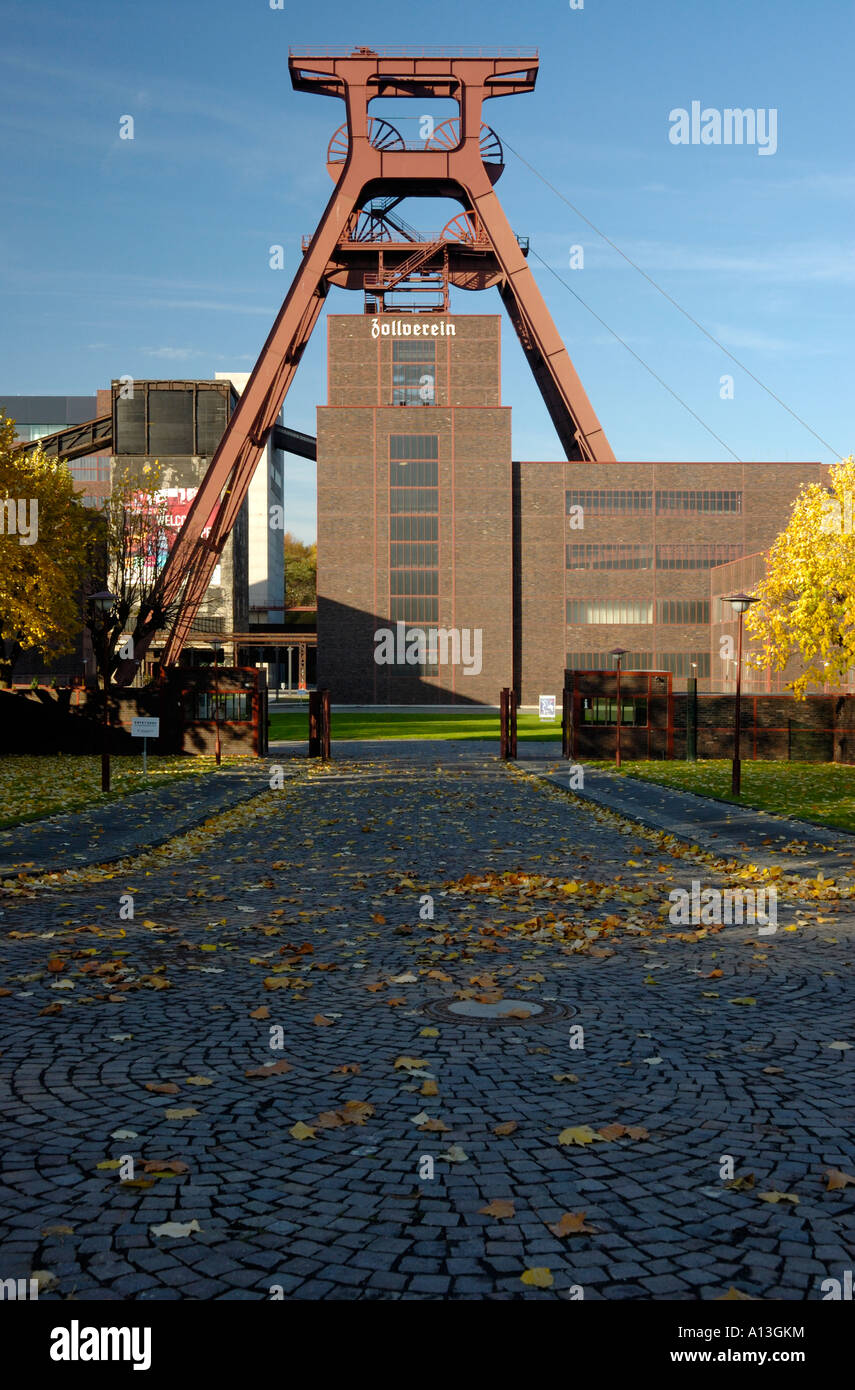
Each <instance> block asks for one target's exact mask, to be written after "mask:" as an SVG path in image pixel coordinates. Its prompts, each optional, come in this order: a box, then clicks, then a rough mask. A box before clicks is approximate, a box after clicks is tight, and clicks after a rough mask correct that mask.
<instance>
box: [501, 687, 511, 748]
mask: <svg viewBox="0 0 855 1390" xmlns="http://www.w3.org/2000/svg"><path fill="white" fill-rule="evenodd" d="M510 693H511V692H510V691H509V690H508V689H507V688H506V687H503V689H502V690H500V691H499V727H500V730H501V734H500V749H499V757H500V758H502V759H503V760H505V761H506V760H507V758H508V756H509V754H508V696H509V695H510Z"/></svg>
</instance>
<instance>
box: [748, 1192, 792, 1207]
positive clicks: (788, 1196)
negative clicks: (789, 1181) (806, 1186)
mask: <svg viewBox="0 0 855 1390" xmlns="http://www.w3.org/2000/svg"><path fill="white" fill-rule="evenodd" d="M757 1196H758V1197H759V1198H760V1201H761V1202H792V1204H793V1206H794V1207H795V1206H798V1202H799V1199H798V1197H797V1196H796V1194H795V1192H758V1193H757Z"/></svg>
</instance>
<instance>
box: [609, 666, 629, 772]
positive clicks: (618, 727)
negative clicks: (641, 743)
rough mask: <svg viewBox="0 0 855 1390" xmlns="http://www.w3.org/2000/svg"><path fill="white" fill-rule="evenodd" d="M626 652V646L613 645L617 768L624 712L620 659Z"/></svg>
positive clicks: (617, 765)
mask: <svg viewBox="0 0 855 1390" xmlns="http://www.w3.org/2000/svg"><path fill="white" fill-rule="evenodd" d="M626 653H627V648H626V647H612V650H611V652H610V655H611V656H614V657H616V658H617V738H616V740H615V767H617V768H619V767H620V730H621V715H622V714H623V708H622V705H621V698H620V661H621V657H622V656H626Z"/></svg>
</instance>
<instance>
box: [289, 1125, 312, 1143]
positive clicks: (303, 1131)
mask: <svg viewBox="0 0 855 1390" xmlns="http://www.w3.org/2000/svg"><path fill="white" fill-rule="evenodd" d="M288 1133H289V1134H290V1135H291V1137H292V1139H314V1137H315V1131H314V1130H313V1129H312V1127H311V1125H304V1124H303V1121H302V1120H298V1121H297V1123H296V1124H295V1125H293V1126H292V1128H291V1129H289V1131H288Z"/></svg>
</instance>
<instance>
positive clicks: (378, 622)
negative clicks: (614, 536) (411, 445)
mask: <svg viewBox="0 0 855 1390" xmlns="http://www.w3.org/2000/svg"><path fill="white" fill-rule="evenodd" d="M372 322H373V321H372V319H371V318H370V317H368V316H356V315H347V316H334V317H331V318H330V320H329V339H328V342H329V396H328V399H329V404H328V405H327V406H322V407H320V408H319V409H318V684H319V686H326V687H328V688H329V689H330V690H331V692H332V693H333V698H334V699H335V700H338V701H342V702H345V703H381V704H385V703H393V704H397V703H413V704H432V703H440V704H443V703H457V702H469V701H474V702H476V703H479V704H481V703H487V704H495V703H496V701H497V699H498V692H499V690H500V688H501V687H502V686H503V685H507V684H509V683H510V682H511V680H512V672H513V651H512V631H513V624H512V584H511V556H512V512H511V434H510V431H511V425H510V410H509V409H507V408H504V407H502V406H501V405H500V403H499V380H500V371H499V346H500V339H499V320H498V318H497V317H494V316H480V315H475V316H471V317H467V318H460V317H457V316H450V315H443V316H441V318H439V317H438V316H435V315H422V316H415V315H408V316H407V315H402V316H401V319H400V320H396V319H395V317H394V316H393V315H386V316H385V317H384V319H382V320H381V322H383V323H384V324H385V325H386V326H389V327H391V326H392V325H399V326H401V327H404V326H408V327H410V329H412V328H413V327H414V326H415V325H418V326H419V328H423V329H424V330H425V331H426V330H427V329H428V328H431V327H433V326H441V327H443V328H445V330H446V332H445V333H444V334H443V335H440V334H439V333H437V334H436V335H432V336H430V337H426V338H422V337H421V334H419V335H418V341H421V342H422V343H425V342H426V343H427V344H428V345H429V347H430V348H431V349H432V350H433V352H434V362H433V363H426V364H421V365H424V366H425V367H426V373H425V374H427V375H430V376H432V377H433V382H432V386H431V399H430V400H429V401H428V402H426V403H424V404H423V403H421V402H419V403H418V404H398V405H394V404H392V402H393V399H394V398H395V387H394V381H393V376H394V364H393V356H394V349H395V345H396V344H398V343H404V344H407V345H411V344H415V343H416V342H417V338H416V337H414V336H413V334H412V332H410V334H408V335H404V334H403V332H402V333H401V335H400V336H397V335H396V336H392V335H391V334H389V335H388V336H377V337H372ZM451 329H453V330H454V331H453V332H451V331H450V330H451ZM413 370H414V373H415V375H414V378H413V379H414V380H417V379H418V377H419V375H420V372H419V370H417V366H415V365H414V368H413ZM401 390H402V391H403V390H404V388H401ZM412 394H413V395H416V396H417V389H416V388H415V387H413V388H412ZM402 439H404V440H411V441H419V440H430V441H435V444H431V446H430V448H429V449H428V452H434V451H435V465H434V462H433V460H429V461H427V462H426V463H425V465H424V469H426V470H427V471H426V472H424V476H425V477H428V476H429V477H431V478H433V477H435V479H436V482H435V489H436V505H435V507H434V508H433V510H429V511H428V512H425V513H423V517H424V518H425V525H426V526H427V529H426V530H424V532H423V534H424V536H425V537H428V539H422V540H421V541H420V542H419V545H420V546H421V547H422V549H421V550H420V551H419V555H420V557H422V556H423V555H424V554H425V553H428V551H430V553H431V554H434V555H435V563H434V564H433V567H432V568H433V571H434V572H435V575H436V579H435V585H434V588H435V595H434V594H431V595H429V597H430V596H434V597H435V604H436V606H435V616H434V615H433V614H431V615H430V616H418V615H416V616H413V617H412V618H408V619H407V621H406V624H405V626H406V629H407V630H410V629H412V628H415V627H419V628H421V629H423V630H424V631H425V632H429V631H430V630H431V629H434V628H438V629H446V630H447V629H454V630H457V631H458V632H459V633H461V634H462V635H463V634H467V633H468V634H470V637H469V639H468V640H469V642H470V643H471V645H470V646H469V647H468V648H467V647H466V646H465V645H464V646H463V648H462V651H461V653H460V656H461V658H464V657H467V656H468V658H469V659H468V660H466V661H464V660H461V661H459V662H458V663H456V664H455V663H454V662H452V661H448V662H442V661H440V662H439V663H438V669H436V670H433V671H432V670H430V669H427V670H425V669H420V668H419V667H417V666H413V665H408V664H407V663H405V662H397V661H396V662H395V663H394V664H378V662H377V661H376V660H375V651H376V650H377V643H376V634H377V633H378V632H380V631H382V630H384V629H385V630H388V631H391V632H393V633H395V635H396V638H397V630H396V623H397V621H398V619H397V618H396V616H395V613H394V612H393V607H394V604H393V585H394V583H395V582H396V579H395V575H394V574H393V571H394V568H395V566H394V565H393V563H392V556H393V552H392V547H393V546H397V549H398V551H399V552H400V551H403V548H404V546H405V545H406V544H408V542H404V541H401V540H400V537H401V535H402V534H403V532H402V531H401V529H400V525H401V523H400V522H399V520H398V518H397V517H396V513H395V512H393V510H392V508H393V505H396V504H394V503H393V500H392V493H393V492H395V493H400V492H401V489H400V488H398V487H396V485H395V480H397V482H401V481H402V480H406V478H407V473H406V469H407V468H409V469H411V470H412V472H411V476H414V474H415V470H416V468H417V467H418V466H419V461H418V460H415V459H414V460H413V462H412V463H411V464H407V463H405V464H402V465H400V466H398V468H397V469H396V468H395V465H394V455H395V449H396V447H399V446H400V441H401V440H402ZM393 474H394V478H393ZM432 486H434V485H432ZM428 490H429V489H422V490H421V491H422V492H423V493H424V492H426V491H428ZM428 503H429V499H426V498H425V497H424V496H422V497H421V498H420V499H419V501H418V502H417V503H413V504H412V505H419V506H423V507H424V506H427V505H428ZM400 505H401V507H402V508H404V510H406V507H407V506H409V505H410V504H408V503H406V502H401V504H400ZM403 515H404V511H402V512H401V513H400V514H399V516H403ZM414 520H415V521H416V522H418V521H419V520H420V518H419V517H418V515H416V517H415V518H414ZM431 527H432V528H433V529H430V528H431ZM396 528H397V529H396ZM413 534H414V535H415V534H416V532H415V530H414V531H413ZM419 534H420V535H421V534H422V532H419ZM420 563H426V562H425V561H424V560H423V559H420ZM477 632H480V634H481V637H480V644H481V645H480V670H477V669H476V668H477V666H478V664H479V662H478V660H477V659H476V655H477V647H476V641H477V638H476V636H475V634H476V633H477ZM462 640H463V641H464V642H465V640H466V639H465V637H463V638H462ZM397 654H398V653H396V655H397ZM447 654H448V655H453V652H452V651H451V649H449V652H448V653H447ZM467 668H468V669H467Z"/></svg>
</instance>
